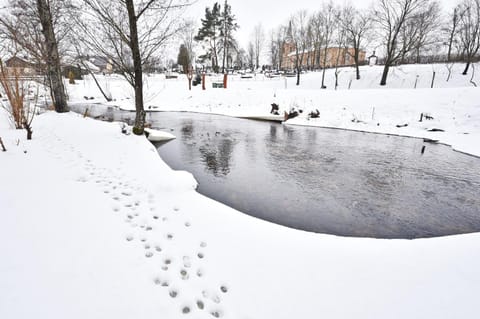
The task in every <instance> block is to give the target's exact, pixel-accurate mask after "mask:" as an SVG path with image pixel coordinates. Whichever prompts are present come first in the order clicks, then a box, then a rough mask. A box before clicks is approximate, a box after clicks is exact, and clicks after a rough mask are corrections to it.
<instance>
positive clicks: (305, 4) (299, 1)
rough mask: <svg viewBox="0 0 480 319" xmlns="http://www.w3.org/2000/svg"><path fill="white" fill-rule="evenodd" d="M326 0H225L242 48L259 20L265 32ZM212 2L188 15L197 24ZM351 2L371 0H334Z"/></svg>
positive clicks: (446, 0) (449, 0)
mask: <svg viewBox="0 0 480 319" xmlns="http://www.w3.org/2000/svg"><path fill="white" fill-rule="evenodd" d="M324 1H325V2H326V1H327V0H289V1H285V0H228V3H229V4H230V5H231V6H232V12H233V14H235V16H236V18H237V23H238V24H239V25H240V30H238V31H237V39H238V40H239V42H240V45H241V46H242V47H244V48H245V47H246V46H247V44H248V41H249V38H250V35H251V33H252V30H253V27H254V26H255V25H256V24H258V23H259V22H261V23H262V25H263V27H264V29H265V31H266V32H269V30H271V29H272V28H274V27H277V26H278V25H280V24H281V23H284V22H285V21H286V20H287V19H288V18H289V17H290V15H291V14H292V13H294V12H296V11H298V10H301V9H307V10H308V11H309V12H313V11H315V10H317V9H319V8H320V7H321V5H322V2H324ZM439 1H440V3H441V4H442V6H443V7H444V9H450V8H452V7H453V6H454V4H455V3H457V0H439ZM215 2H219V3H220V4H222V5H223V2H224V0H217V1H215V0H198V1H197V3H195V4H194V5H193V6H192V7H191V8H190V9H189V10H188V12H187V16H191V17H192V18H196V19H197V20H198V21H199V23H200V19H201V18H203V17H204V15H205V7H212V6H213V4H214V3H215ZM345 2H347V3H353V4H354V5H355V6H357V7H358V8H365V7H368V6H370V4H371V3H372V0H351V1H344V0H339V1H334V3H336V4H339V5H340V4H344V3H345Z"/></svg>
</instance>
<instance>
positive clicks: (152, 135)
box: [145, 128, 175, 142]
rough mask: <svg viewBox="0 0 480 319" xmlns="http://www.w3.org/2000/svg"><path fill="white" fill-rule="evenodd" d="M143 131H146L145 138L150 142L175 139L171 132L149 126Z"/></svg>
mask: <svg viewBox="0 0 480 319" xmlns="http://www.w3.org/2000/svg"><path fill="white" fill-rule="evenodd" d="M145 132H147V139H148V140H149V141H151V142H163V141H170V140H173V139H175V135H173V134H170V133H168V132H163V131H159V130H155V129H151V128H145Z"/></svg>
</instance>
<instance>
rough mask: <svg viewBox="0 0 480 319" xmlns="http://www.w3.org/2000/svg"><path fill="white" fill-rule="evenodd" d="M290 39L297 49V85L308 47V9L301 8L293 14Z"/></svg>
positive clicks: (290, 23) (290, 24) (290, 22)
mask: <svg viewBox="0 0 480 319" xmlns="http://www.w3.org/2000/svg"><path fill="white" fill-rule="evenodd" d="M288 29H289V33H288V34H289V40H290V42H291V43H292V44H293V46H294V49H295V69H296V71H297V85H300V73H301V71H302V66H303V61H304V59H305V53H306V52H307V49H308V44H309V43H308V18H307V11H306V10H301V11H298V12H297V13H295V14H294V15H292V17H291V18H290V21H289V28H288Z"/></svg>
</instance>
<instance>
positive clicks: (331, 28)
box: [318, 1, 339, 89]
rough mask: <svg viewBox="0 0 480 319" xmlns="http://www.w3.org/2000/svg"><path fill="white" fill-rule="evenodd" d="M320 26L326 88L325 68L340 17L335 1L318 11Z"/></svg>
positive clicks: (323, 74) (323, 83)
mask: <svg viewBox="0 0 480 319" xmlns="http://www.w3.org/2000/svg"><path fill="white" fill-rule="evenodd" d="M318 15H319V17H318V19H319V21H320V27H321V32H322V40H323V41H322V44H323V52H322V53H323V56H322V58H323V59H322V65H321V67H322V68H323V72H322V86H321V88H322V89H324V88H326V86H325V70H326V68H327V60H328V50H329V47H330V44H331V42H332V38H333V35H334V32H335V30H336V28H337V26H338V22H339V17H338V9H337V8H336V7H335V6H334V4H333V2H332V1H330V2H328V3H326V4H324V5H323V7H322V10H321V11H320V12H319V13H318Z"/></svg>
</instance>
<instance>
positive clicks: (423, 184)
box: [148, 113, 480, 238]
mask: <svg viewBox="0 0 480 319" xmlns="http://www.w3.org/2000/svg"><path fill="white" fill-rule="evenodd" d="M148 121H149V122H152V123H153V125H154V127H156V128H160V129H165V130H168V131H171V132H172V133H173V134H174V135H176V136H177V139H176V140H174V141H171V142H168V143H166V144H163V145H157V146H158V151H159V153H160V155H161V157H162V158H163V159H164V160H165V161H166V162H167V164H168V165H170V166H171V167H172V168H174V169H180V170H187V171H189V172H191V173H193V175H194V176H195V178H196V179H197V181H198V182H199V188H198V191H199V192H200V193H202V194H204V195H206V196H208V197H210V198H213V199H215V200H218V201H220V202H223V203H225V204H227V205H229V206H231V207H234V208H236V209H238V210H240V211H242V212H244V213H246V214H249V215H252V216H255V217H258V218H261V219H264V220H268V221H271V222H274V223H278V224H281V225H285V226H288V227H292V228H297V229H302V230H307V231H312V232H318V233H327V234H334V235H341V236H360V237H376V238H419V237H433V236H443V235H451V234H460V233H469V232H478V231H480V196H479V193H480V192H479V190H480V159H478V158H475V157H472V156H467V155H464V154H461V153H457V152H454V151H452V150H451V149H450V148H449V147H447V146H443V145H435V144H425V143H424V142H423V140H420V139H412V138H402V137H394V136H386V135H377V134H368V133H358V132H350V131H343V130H332V129H321V128H309V127H297V126H288V125H281V124H276V123H267V122H257V121H250V120H242V119H235V118H229V117H223V116H214V115H202V114H190V113H155V114H150V115H148ZM423 145H426V150H425V153H424V154H423V155H422V154H421V149H422V146H423Z"/></svg>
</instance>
